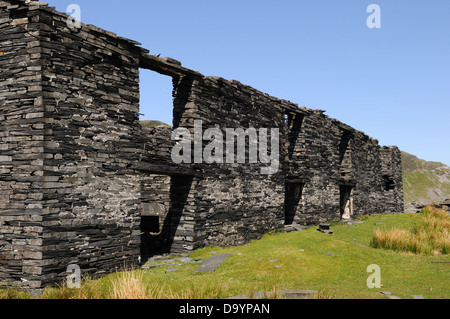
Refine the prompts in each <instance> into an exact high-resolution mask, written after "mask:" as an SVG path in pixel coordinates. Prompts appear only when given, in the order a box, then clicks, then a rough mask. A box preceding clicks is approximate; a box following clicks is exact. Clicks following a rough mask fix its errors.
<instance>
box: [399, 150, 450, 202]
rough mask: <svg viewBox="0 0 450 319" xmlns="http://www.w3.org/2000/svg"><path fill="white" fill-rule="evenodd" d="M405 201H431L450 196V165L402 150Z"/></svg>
mask: <svg viewBox="0 0 450 319" xmlns="http://www.w3.org/2000/svg"><path fill="white" fill-rule="evenodd" d="M402 161H403V188H404V194H405V202H413V201H416V202H423V203H425V204H426V203H431V202H434V201H442V200H445V199H446V198H450V167H448V166H446V165H444V164H442V163H439V162H427V161H424V160H422V159H419V158H417V157H416V156H414V155H411V154H408V153H406V152H402Z"/></svg>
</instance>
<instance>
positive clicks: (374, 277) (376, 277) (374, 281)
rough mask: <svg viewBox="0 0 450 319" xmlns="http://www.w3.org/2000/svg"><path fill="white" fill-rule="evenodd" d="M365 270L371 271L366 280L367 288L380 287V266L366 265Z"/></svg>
mask: <svg viewBox="0 0 450 319" xmlns="http://www.w3.org/2000/svg"><path fill="white" fill-rule="evenodd" d="M367 272H369V273H372V274H371V275H370V276H369V277H368V278H367V281H366V284H367V288H369V289H373V288H381V268H380V266H378V265H376V264H372V265H369V266H367Z"/></svg>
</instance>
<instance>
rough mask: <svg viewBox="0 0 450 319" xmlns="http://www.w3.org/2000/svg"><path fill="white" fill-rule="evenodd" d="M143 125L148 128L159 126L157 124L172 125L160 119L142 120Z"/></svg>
mask: <svg viewBox="0 0 450 319" xmlns="http://www.w3.org/2000/svg"><path fill="white" fill-rule="evenodd" d="M141 126H143V127H147V128H151V127H157V126H168V127H170V125H169V124H166V123H163V122H160V121H152V120H150V121H141Z"/></svg>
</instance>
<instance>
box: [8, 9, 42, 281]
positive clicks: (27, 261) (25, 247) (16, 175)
mask: <svg viewBox="0 0 450 319" xmlns="http://www.w3.org/2000/svg"><path fill="white" fill-rule="evenodd" d="M8 6H10V7H9V9H8V10H7V7H8ZM38 21H39V12H38V11H36V10H30V11H28V9H27V8H26V9H25V10H24V6H22V5H16V6H11V4H10V3H8V2H3V1H0V51H1V52H0V68H1V72H0V282H2V281H3V280H6V281H17V282H23V283H25V284H27V285H29V286H37V285H39V279H38V276H39V275H40V269H38V268H37V267H36V263H35V260H37V259H39V258H41V256H42V240H43V232H44V224H43V217H42V209H43V203H42V200H43V189H42V186H43V182H44V162H43V152H44V108H43V100H42V84H41V82H42V72H41V71H42V67H41V50H40V47H39V40H38V38H37V37H36V36H33V35H32V34H39V24H38ZM25 24H26V26H27V30H24V29H23V26H24V25H25Z"/></svg>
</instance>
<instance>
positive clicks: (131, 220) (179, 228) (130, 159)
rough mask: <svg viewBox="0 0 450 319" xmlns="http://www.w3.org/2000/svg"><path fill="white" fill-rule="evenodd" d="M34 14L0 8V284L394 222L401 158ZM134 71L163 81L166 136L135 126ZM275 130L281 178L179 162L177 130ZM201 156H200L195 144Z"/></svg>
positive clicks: (339, 128)
mask: <svg viewBox="0 0 450 319" xmlns="http://www.w3.org/2000/svg"><path fill="white" fill-rule="evenodd" d="M67 18H68V16H67V15H66V14H63V13H59V12H57V11H56V10H55V9H54V8H53V7H49V6H48V5H47V4H45V3H41V2H34V1H31V2H29V1H25V0H0V69H1V72H0V281H3V282H6V281H12V282H20V283H21V284H22V285H23V286H25V287H30V288H37V289H39V288H41V287H44V286H45V285H48V284H53V283H55V282H57V281H58V280H61V279H62V278H64V277H65V276H66V275H67V273H66V270H67V267H68V265H70V264H77V265H79V266H80V267H81V269H82V271H83V272H84V273H91V274H93V275H99V274H105V273H109V272H113V271H115V270H116V269H120V268H121V267H123V266H124V264H126V265H127V266H133V265H137V263H138V258H139V257H140V255H141V250H142V251H143V253H145V254H147V253H152V252H156V251H166V252H169V251H170V252H173V253H175V252H189V251H191V250H193V249H196V248H199V247H204V246H208V245H236V244H243V243H246V242H248V241H249V240H251V239H256V238H260V237H261V236H262V235H263V234H264V233H266V232H267V231H269V230H273V229H283V227H284V225H285V224H292V223H294V224H300V225H313V224H317V223H319V222H323V221H338V220H341V219H342V218H354V217H356V216H360V215H362V214H369V213H372V214H376V213H400V212H403V186H402V177H401V176H402V172H401V157H400V152H399V150H398V148H397V147H380V146H379V144H378V141H377V140H375V139H372V138H370V137H369V136H367V135H365V134H364V133H363V132H360V131H357V130H355V129H353V128H352V127H349V126H348V125H345V124H343V123H341V122H339V121H338V120H335V119H332V118H329V117H328V116H326V115H324V111H320V110H314V109H308V108H305V107H302V108H299V107H298V106H297V105H296V104H294V103H291V102H289V101H286V100H281V99H277V98H275V97H272V96H269V95H267V94H265V93H262V92H260V91H258V90H256V89H254V88H251V87H249V86H246V85H243V84H241V83H239V82H237V81H229V80H225V79H222V78H218V77H207V76H204V75H202V74H200V73H199V72H197V71H193V70H190V69H187V68H185V67H183V66H182V65H181V63H179V62H177V61H175V60H172V59H170V58H159V57H156V56H153V55H150V54H149V51H147V50H145V49H143V48H141V47H140V44H139V43H137V42H135V41H132V40H129V39H125V38H122V37H120V36H117V35H116V34H113V33H111V32H108V31H105V30H102V29H99V28H97V27H95V26H92V25H84V24H82V26H81V28H78V29H77V28H69V27H68V25H67ZM140 69H149V70H152V71H154V72H158V73H160V74H163V75H166V76H170V77H171V78H172V79H173V123H172V125H173V127H172V128H166V127H157V128H153V129H144V128H142V127H141V125H140V121H139V92H140V90H145V87H140V86H139V72H140ZM195 120H202V123H203V128H204V129H206V128H219V129H221V130H223V131H225V130H226V128H244V129H245V128H251V127H253V128H277V129H279V132H280V139H281V142H280V145H279V146H280V150H279V151H280V157H279V165H280V166H279V170H278V171H277V172H276V173H274V174H261V172H260V169H261V167H262V166H263V165H266V164H263V163H259V162H258V163H250V162H249V161H247V162H246V163H241V164H237V163H236V164H229V163H211V164H208V163H193V164H187V163H180V164H176V163H174V162H173V160H172V158H171V152H172V149H173V147H174V145H175V143H176V141H174V140H172V136H171V133H172V130H173V129H175V128H187V129H190V130H191V131H193V130H194V121H195ZM207 142H208V141H204V143H205V144H206V143H207Z"/></svg>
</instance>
